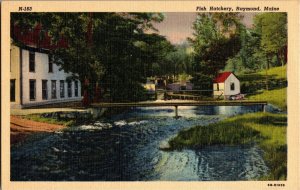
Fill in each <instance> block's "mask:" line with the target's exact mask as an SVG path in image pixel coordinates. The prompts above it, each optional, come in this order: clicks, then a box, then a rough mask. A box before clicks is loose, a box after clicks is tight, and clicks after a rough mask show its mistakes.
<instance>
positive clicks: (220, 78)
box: [214, 72, 233, 83]
mask: <svg viewBox="0 0 300 190" xmlns="http://www.w3.org/2000/svg"><path fill="white" fill-rule="evenodd" d="M231 74H233V73H232V72H224V73H219V75H218V76H217V77H216V78H215V79H214V83H223V82H225V80H226V79H227V78H228V77H229V76H230V75H231Z"/></svg>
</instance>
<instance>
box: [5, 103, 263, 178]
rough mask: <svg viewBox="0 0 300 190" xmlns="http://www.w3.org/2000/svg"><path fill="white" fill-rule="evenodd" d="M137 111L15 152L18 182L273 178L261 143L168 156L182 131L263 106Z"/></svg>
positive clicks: (45, 137) (41, 138) (31, 141)
mask: <svg viewBox="0 0 300 190" xmlns="http://www.w3.org/2000/svg"><path fill="white" fill-rule="evenodd" d="M178 111H179V115H180V116H181V117H180V118H179V119H175V118H174V108H173V107H163V108H135V109H132V110H130V111H128V112H127V113H124V114H119V115H116V116H114V117H113V118H110V119H103V120H101V121H96V122H93V123H91V124H88V125H82V126H74V127H70V128H67V129H66V130H64V131H60V132H56V133H51V134H49V133H45V134H39V135H34V136H32V137H31V138H28V139H27V140H26V142H24V143H23V144H21V145H18V146H13V147H12V148H11V180H13V181H14V180H16V181H151V180H164V181H174V180H177V181H207V180H218V181H225V180H251V179H257V178H259V177H260V176H262V175H264V174H266V173H267V171H268V168H267V167H266V165H265V163H264V160H263V158H262V154H263V153H262V151H261V150H260V149H259V147H258V146H257V145H255V144H253V145H246V146H210V147H205V148H202V149H198V150H189V149H185V150H182V151H170V152H165V151H161V150H159V146H161V145H162V144H165V143H166V142H167V141H168V139H170V138H171V137H173V136H175V135H176V134H177V133H178V131H180V130H182V129H184V128H189V127H192V126H195V125H208V124H209V123H214V122H217V121H220V120H222V119H224V118H226V117H228V116H231V115H236V114H241V113H248V112H256V111H261V108H260V107H257V106H247V107H242V106H240V107H238V106H235V107H230V106H228V107H223V106H220V107H213V106H207V107H205V106H202V107H183V106H182V107H179V110H178Z"/></svg>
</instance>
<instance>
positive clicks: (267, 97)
mask: <svg viewBox="0 0 300 190" xmlns="http://www.w3.org/2000/svg"><path fill="white" fill-rule="evenodd" d="M248 99H249V100H262V101H268V102H269V103H271V104H273V105H275V106H277V107H279V108H280V109H281V110H283V111H286V110H287V88H286V87H285V88H280V89H275V90H269V91H266V90H265V91H262V92H261V93H257V94H255V95H250V96H248Z"/></svg>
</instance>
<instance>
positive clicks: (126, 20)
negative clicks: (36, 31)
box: [11, 13, 163, 101]
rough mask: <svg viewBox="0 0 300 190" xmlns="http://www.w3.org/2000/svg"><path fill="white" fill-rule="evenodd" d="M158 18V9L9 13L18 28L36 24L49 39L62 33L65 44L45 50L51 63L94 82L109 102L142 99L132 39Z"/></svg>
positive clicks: (138, 56)
mask: <svg viewBox="0 0 300 190" xmlns="http://www.w3.org/2000/svg"><path fill="white" fill-rule="evenodd" d="M162 20H163V15H162V14H160V13H93V14H91V13H28V14H19V13H14V14H12V19H11V22H12V26H13V25H14V24H18V25H19V26H21V27H22V28H24V27H31V28H32V27H33V26H34V25H35V24H37V23H40V24H42V27H43V29H44V30H45V31H47V32H49V34H50V35H51V36H52V40H53V43H56V42H57V41H58V40H59V38H61V37H62V36H63V37H64V38H65V39H66V40H67V42H68V48H57V49H55V50H52V51H51V52H50V53H51V54H52V55H53V57H54V59H55V62H56V63H57V64H59V65H61V66H62V68H63V69H64V70H65V71H67V72H72V73H76V75H74V76H73V77H76V78H79V80H80V81H81V82H82V83H84V81H85V79H88V80H89V81H90V83H91V84H100V86H101V88H104V89H105V93H106V96H107V97H108V98H109V99H110V100H112V101H137V100H140V99H143V97H144V96H143V91H144V90H143V88H142V86H141V83H143V82H145V77H144V76H143V75H142V73H143V72H142V70H141V65H142V63H143V62H144V61H145V60H144V57H143V56H142V52H143V51H142V49H141V47H139V46H138V45H137V43H138V42H143V41H145V39H147V38H148V36H149V34H147V33H146V32H145V31H146V30H149V29H153V30H155V28H154V27H153V22H161V21H162ZM15 43H18V42H15Z"/></svg>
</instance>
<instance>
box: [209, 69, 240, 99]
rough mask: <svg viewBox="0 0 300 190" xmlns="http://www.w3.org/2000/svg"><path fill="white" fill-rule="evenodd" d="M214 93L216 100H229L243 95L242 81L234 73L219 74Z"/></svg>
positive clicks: (215, 80) (214, 83) (214, 82)
mask: <svg viewBox="0 0 300 190" xmlns="http://www.w3.org/2000/svg"><path fill="white" fill-rule="evenodd" d="M213 91H214V92H213V95H214V97H215V98H220V97H223V98H224V99H228V98H229V97H230V96H232V95H237V94H240V93H241V87H240V81H239V79H238V78H237V77H236V76H235V75H234V74H233V73H232V72H223V73H219V75H218V76H217V77H216V78H215V79H214V81H213Z"/></svg>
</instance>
